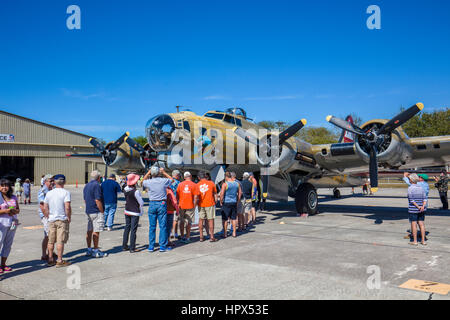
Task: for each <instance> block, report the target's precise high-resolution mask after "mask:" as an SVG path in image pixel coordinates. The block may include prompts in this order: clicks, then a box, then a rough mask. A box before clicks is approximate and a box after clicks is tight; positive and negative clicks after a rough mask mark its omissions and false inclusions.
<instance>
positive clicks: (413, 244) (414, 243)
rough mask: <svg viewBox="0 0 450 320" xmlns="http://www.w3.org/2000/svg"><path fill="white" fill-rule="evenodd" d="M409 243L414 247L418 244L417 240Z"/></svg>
mask: <svg viewBox="0 0 450 320" xmlns="http://www.w3.org/2000/svg"><path fill="white" fill-rule="evenodd" d="M409 244H410V245H412V246H416V247H417V246H418V245H419V244H418V243H417V242H410V243H409Z"/></svg>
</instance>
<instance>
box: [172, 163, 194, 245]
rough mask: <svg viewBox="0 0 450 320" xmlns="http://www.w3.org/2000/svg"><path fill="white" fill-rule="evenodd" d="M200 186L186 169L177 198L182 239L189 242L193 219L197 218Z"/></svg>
mask: <svg viewBox="0 0 450 320" xmlns="http://www.w3.org/2000/svg"><path fill="white" fill-rule="evenodd" d="M198 195H199V192H198V188H197V185H196V184H195V183H194V182H193V181H192V175H191V174H190V172H188V171H186V172H185V173H184V181H183V182H181V183H180V184H179V185H178V188H177V199H178V205H179V207H180V218H179V223H180V233H181V241H182V242H183V243H189V242H191V241H190V237H191V226H192V221H194V219H195V207H196V206H197V202H198ZM185 226H186V237H184V227H185Z"/></svg>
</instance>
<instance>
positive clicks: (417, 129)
mask: <svg viewBox="0 0 450 320" xmlns="http://www.w3.org/2000/svg"><path fill="white" fill-rule="evenodd" d="M402 128H403V130H405V132H406V134H407V135H408V136H409V137H411V138H414V137H432V136H445V135H450V109H449V108H445V109H443V110H438V111H433V112H421V113H419V114H418V115H416V116H415V117H413V118H412V119H410V120H409V121H407V122H406V123H404V124H403V125H402Z"/></svg>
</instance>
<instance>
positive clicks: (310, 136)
mask: <svg viewBox="0 0 450 320" xmlns="http://www.w3.org/2000/svg"><path fill="white" fill-rule="evenodd" d="M257 124H258V125H259V126H261V127H263V128H265V129H267V130H278V131H279V132H282V131H284V130H286V129H287V128H288V127H289V126H290V125H292V124H290V123H287V122H285V121H260V122H258V123H257ZM294 136H295V137H298V138H299V139H302V140H304V141H306V142H309V143H312V144H326V143H336V142H337V141H338V139H339V134H338V133H337V132H333V131H331V130H328V129H327V128H325V127H304V128H302V129H301V130H300V131H298V132H297V133H296V134H295V135H294Z"/></svg>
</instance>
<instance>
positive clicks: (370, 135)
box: [327, 103, 424, 189]
mask: <svg viewBox="0 0 450 320" xmlns="http://www.w3.org/2000/svg"><path fill="white" fill-rule="evenodd" d="M423 108H424V106H423V104H422V103H417V104H415V105H413V106H412V107H410V108H408V109H406V110H404V111H402V112H400V113H399V114H398V115H396V116H395V117H394V118H392V119H391V120H389V121H388V122H386V123H385V124H384V125H383V126H382V127H381V128H379V129H378V130H376V129H370V130H368V131H364V130H363V129H361V128H359V127H358V126H357V125H355V124H353V123H349V122H347V121H345V120H342V119H340V118H336V117H333V116H328V117H327V121H328V122H330V123H332V124H334V125H335V126H337V127H339V128H341V129H343V130H347V131H350V132H352V133H354V134H356V135H358V136H360V137H361V138H362V139H363V140H364V141H365V142H366V143H367V144H368V145H369V147H370V149H369V159H370V160H369V176H370V186H371V187H372V188H375V189H376V188H378V160H377V154H378V152H379V148H380V146H381V145H382V144H383V143H384V141H385V137H384V136H385V135H389V134H390V133H392V132H393V131H394V130H395V129H397V128H398V127H399V126H401V125H402V124H404V123H405V122H406V121H408V120H409V119H411V118H412V117H414V116H415V115H416V114H417V113H419V112H420V111H422V109H423Z"/></svg>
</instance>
